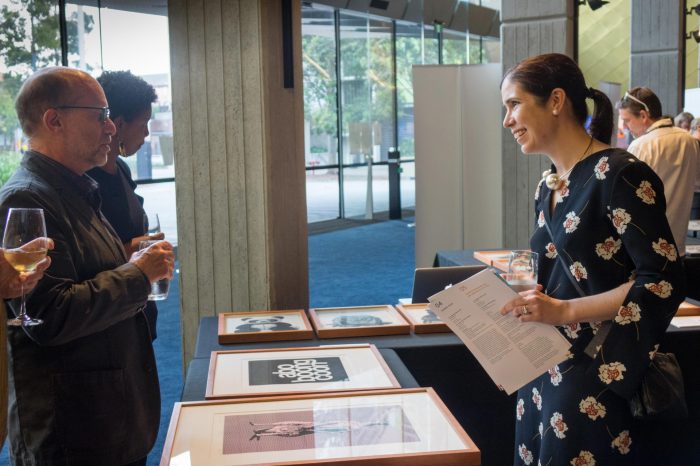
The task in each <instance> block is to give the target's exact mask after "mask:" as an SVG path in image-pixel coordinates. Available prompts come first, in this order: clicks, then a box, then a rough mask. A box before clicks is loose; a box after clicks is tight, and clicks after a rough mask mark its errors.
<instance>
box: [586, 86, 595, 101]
mask: <svg viewBox="0 0 700 466" xmlns="http://www.w3.org/2000/svg"><path fill="white" fill-rule="evenodd" d="M586 97H588V98H589V99H593V98H594V97H595V89H594V88H592V87H589V88H588V90H587V91H586Z"/></svg>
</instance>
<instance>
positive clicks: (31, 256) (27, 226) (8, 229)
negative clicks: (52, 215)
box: [2, 208, 48, 327]
mask: <svg viewBox="0 0 700 466" xmlns="http://www.w3.org/2000/svg"><path fill="white" fill-rule="evenodd" d="M47 243H48V239H47V237H46V223H45V221H44V211H43V210H42V209H20V208H11V209H10V211H9V212H8V213H7V223H5V234H4V236H3V239H2V247H3V255H4V256H5V260H7V262H9V263H10V265H12V267H14V269H15V270H16V271H17V272H19V273H26V272H32V271H33V270H34V269H36V266H37V264H39V262H41V261H42V260H43V259H44V258H45V257H46V252H47ZM21 292H22V297H21V301H20V308H19V314H18V315H17V317H16V318H14V319H11V320H9V321H7V324H8V325H13V326H19V327H31V326H32V325H39V324H41V323H43V320H41V319H33V318H31V317H29V316H28V315H27V308H26V304H25V296H24V285H22V289H21Z"/></svg>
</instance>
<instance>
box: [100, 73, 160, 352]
mask: <svg viewBox="0 0 700 466" xmlns="http://www.w3.org/2000/svg"><path fill="white" fill-rule="evenodd" d="M97 81H98V82H99V83H100V85H101V86H102V89H104V92H105V96H106V97H107V103H108V105H109V109H110V118H111V119H112V121H113V122H114V126H116V128H117V132H116V134H115V135H114V136H113V137H112V142H111V144H110V151H109V154H108V155H107V163H106V164H104V165H103V166H101V167H97V168H93V169H92V170H90V171H88V172H87V174H88V175H90V176H91V177H92V178H93V179H94V180H95V181H97V183H98V184H99V185H100V196H101V197H102V206H101V209H102V213H103V214H104V216H105V217H106V218H107V220H108V221H109V223H110V224H111V225H112V227H113V228H114V230H115V231H116V232H117V235H119V238H120V239H121V241H122V243H123V244H124V249H125V250H126V253H127V255H128V256H130V255H131V254H132V253H133V252H134V251H136V250H138V248H139V243H140V242H141V241H144V240H148V239H163V238H164V235H163V233H157V234H155V235H147V234H146V231H147V229H148V219H147V217H146V212H145V211H144V209H143V197H141V196H139V195H138V194H136V192H135V189H136V183H135V182H134V180H133V179H132V177H131V170H130V169H129V166H128V165H127V164H126V162H124V160H122V159H121V158H119V156H120V155H121V156H122V157H129V156H131V155H133V154H135V153H136V151H138V150H139V148H140V147H141V146H142V145H143V142H144V141H145V139H146V136H148V122H149V120H150V119H151V104H152V103H154V102H155V101H156V99H157V95H156V91H155V89H154V88H153V86H151V85H150V84H148V83H147V82H146V81H144V80H143V79H141V78H140V77H138V76H134V75H133V74H131V72H130V71H105V72H104V73H102V76H100V77H99V78H97ZM145 312H146V317H147V318H148V324H149V327H150V329H151V336H152V337H153V339H155V338H156V318H157V316H158V308H157V307H156V304H155V303H154V302H153V301H147V304H146V310H145Z"/></svg>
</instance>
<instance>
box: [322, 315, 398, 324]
mask: <svg viewBox="0 0 700 466" xmlns="http://www.w3.org/2000/svg"><path fill="white" fill-rule="evenodd" d="M389 324H391V322H385V321H383V320H382V319H381V317H376V316H372V315H363V314H352V315H349V316H338V317H334V318H333V320H332V321H331V327H371V326H375V325H389Z"/></svg>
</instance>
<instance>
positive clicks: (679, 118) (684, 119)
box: [673, 112, 693, 131]
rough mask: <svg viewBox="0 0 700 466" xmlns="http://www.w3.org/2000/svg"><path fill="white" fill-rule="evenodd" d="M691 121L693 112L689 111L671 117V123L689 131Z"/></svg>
mask: <svg viewBox="0 0 700 466" xmlns="http://www.w3.org/2000/svg"><path fill="white" fill-rule="evenodd" d="M692 121H693V114H692V113H690V112H681V113H679V114H678V115H676V118H674V119H673V123H675V125H676V126H677V127H678V128H681V129H684V130H686V131H690V125H691V123H692Z"/></svg>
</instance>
